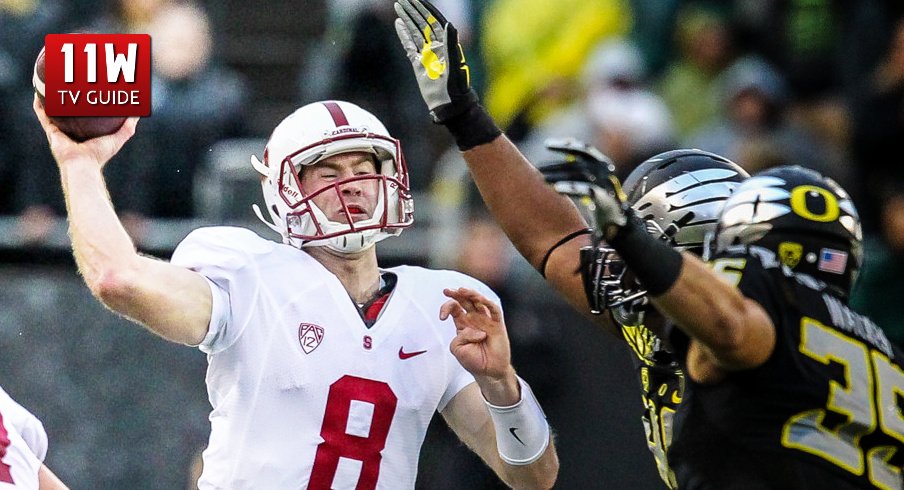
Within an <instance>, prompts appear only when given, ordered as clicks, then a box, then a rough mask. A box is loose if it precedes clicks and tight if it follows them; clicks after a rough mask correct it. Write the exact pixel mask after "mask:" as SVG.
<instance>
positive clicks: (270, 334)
mask: <svg viewBox="0 0 904 490" xmlns="http://www.w3.org/2000/svg"><path fill="white" fill-rule="evenodd" d="M172 262H173V263H175V264H178V265H182V266H185V267H188V268H190V269H193V270H196V271H198V272H200V273H201V274H202V275H204V276H205V277H206V278H207V279H208V281H209V282H210V284H211V289H212V291H213V293H214V305H213V314H212V319H211V325H210V329H209V332H208V334H207V337H206V338H205V339H204V341H203V342H202V343H201V345H200V346H199V347H200V349H201V350H202V351H204V352H205V353H207V355H208V363H209V365H208V371H207V388H208V394H209V397H210V403H211V405H212V407H213V411H212V412H211V414H210V422H211V434H210V441H209V445H208V447H207V449H206V450H205V451H204V454H203V459H204V470H203V474H202V476H201V478H200V480H199V487H200V488H201V489H214V488H216V489H220V488H222V489H230V490H233V489H287V488H292V489H298V488H309V489H328V488H333V489H340V488H350V489H351V488H357V489H373V488H377V489H403V488H413V487H414V483H415V477H416V472H417V461H418V455H419V452H420V448H421V444H422V443H423V440H424V437H425V434H426V431H427V426H428V424H429V423H430V420H431V418H432V416H433V414H434V412H436V411H437V410H442V409H443V408H444V407H445V406H446V404H447V403H448V402H449V401H450V400H451V399H452V398H453V397H454V396H455V395H456V394H457V393H458V392H459V391H460V390H461V389H462V388H464V387H465V386H467V385H468V384H470V383H473V382H474V378H473V376H471V375H470V374H469V373H468V372H467V371H466V370H464V368H462V367H461V365H460V364H459V363H458V361H457V360H456V359H455V358H454V357H453V356H452V354H451V353H450V351H449V344H450V342H451V340H452V338H453V337H454V336H455V325H454V323H453V322H452V320H451V319H449V320H447V321H444V322H441V321H440V320H439V310H440V306H441V305H442V304H443V303H444V302H445V301H446V300H448V298H446V297H445V296H444V295H443V294H442V290H443V288H457V287H469V288H473V289H476V290H478V291H480V292H481V293H482V294H484V295H486V296H487V297H489V298H491V299H492V300H493V301H495V302H497V303H498V297H496V295H495V294H493V293H492V292H491V291H490V290H489V289H488V288H487V287H486V286H484V285H483V284H481V283H479V282H478V281H476V280H474V279H472V278H470V277H467V276H465V275H463V274H459V273H457V272H451V271H431V270H427V269H422V268H419V267H396V268H391V269H387V270H388V271H391V272H392V273H394V274H395V275H396V276H397V278H398V282H397V284H396V287H395V289H394V291H393V293H392V295H391V296H390V297H389V299H388V301H387V303H386V305H385V306H384V308H383V310H382V314H381V315H380V317H379V318H378V319H377V321H376V323H375V324H374V325H373V326H372V327H371V328H367V327H366V326H365V324H364V322H363V320H362V318H361V316H360V314H359V313H358V310H357V308H356V306H355V305H354V304H353V303H352V300H351V298H350V297H349V295H348V293H347V292H346V290H345V289H344V287H343V286H342V284H341V283H340V282H339V280H338V279H337V278H336V277H335V276H334V275H333V274H332V273H330V272H329V271H328V270H327V269H325V268H324V267H323V266H322V265H321V264H320V263H319V262H317V261H316V260H314V259H313V258H312V257H311V256H310V255H308V254H307V253H305V252H303V251H300V250H298V249H297V248H293V247H290V246H287V245H282V244H278V243H275V242H272V241H270V240H265V239H263V238H261V237H259V236H257V235H256V234H254V233H253V232H251V231H249V230H243V229H239V228H229V227H215V228H202V229H200V230H196V231H194V232H192V233H191V234H190V235H189V236H188V237H186V239H185V240H184V241H183V242H182V243H181V244H180V245H179V246H178V247H177V249H176V251H175V253H174V255H173V259H172Z"/></svg>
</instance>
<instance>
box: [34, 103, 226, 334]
mask: <svg viewBox="0 0 904 490" xmlns="http://www.w3.org/2000/svg"><path fill="white" fill-rule="evenodd" d="M34 110H35V114H37V116H38V120H39V121H40V123H41V126H42V127H43V128H44V131H45V132H46V133H47V139H48V141H49V143H50V149H51V151H52V152H53V156H54V158H55V159H56V162H57V166H58V167H59V170H60V179H61V182H62V186H63V194H64V196H65V198H66V210H67V214H68V220H69V237H70V239H71V241H72V251H73V254H74V255H75V261H76V264H77V265H78V269H79V272H80V273H81V275H82V278H83V279H84V281H85V283H86V284H87V285H88V287H89V288H90V289H91V292H92V293H93V294H94V296H96V297H97V298H98V299H99V300H100V301H101V302H103V304H104V305H106V306H107V307H109V308H110V309H112V310H114V311H116V312H118V313H120V314H122V315H124V316H126V317H127V318H129V319H131V320H133V321H136V322H138V323H140V324H142V325H144V326H145V327H147V328H148V329H150V330H151V331H153V332H155V333H156V334H158V335H160V336H162V337H164V338H166V339H168V340H171V341H173V342H181V343H184V344H191V345H195V344H199V343H200V342H201V341H202V340H203V339H204V336H205V335H206V333H207V327H208V324H209V322H210V315H211V304H212V296H211V292H210V288H209V286H208V285H207V281H206V280H205V279H204V278H203V277H202V276H201V275H200V274H198V273H196V272H193V271H190V270H188V269H185V268H182V267H178V266H175V265H172V264H170V263H168V262H164V261H161V260H158V259H155V258H152V257H147V256H144V255H141V254H139V253H138V251H137V249H136V247H135V244H134V243H132V239H131V238H130V237H129V235H128V234H127V233H126V231H125V228H123V226H122V223H121V222H120V221H119V218H118V217H117V216H116V212H115V211H114V209H113V204H112V202H111V201H110V196H109V193H108V192H107V186H106V183H105V181H104V177H103V168H104V165H106V164H107V162H108V161H109V160H110V159H111V158H113V156H114V155H115V154H116V153H117V152H118V151H119V150H120V148H122V146H123V145H124V144H125V143H126V141H128V140H129V138H131V137H132V135H133V134H134V133H135V127H136V125H137V123H138V120H137V118H132V119H129V120H128V121H127V122H126V123H125V124H124V125H123V127H122V128H121V129H120V130H119V131H118V132H116V133H114V134H111V135H109V136H102V137H99V138H94V139H90V140H88V141H85V142H84V143H76V142H74V141H73V140H71V139H70V138H69V137H68V136H66V135H65V134H63V133H62V132H61V131H60V130H59V129H58V128H57V127H56V126H55V125H54V124H53V123H52V122H50V120H49V119H48V118H47V115H46V114H45V113H44V108H43V106H42V105H41V103H40V102H39V101H38V99H37V98H35V102H34ZM133 184H134V185H143V184H144V183H142V182H135V183H133Z"/></svg>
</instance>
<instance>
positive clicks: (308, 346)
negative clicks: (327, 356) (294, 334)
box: [298, 323, 323, 354]
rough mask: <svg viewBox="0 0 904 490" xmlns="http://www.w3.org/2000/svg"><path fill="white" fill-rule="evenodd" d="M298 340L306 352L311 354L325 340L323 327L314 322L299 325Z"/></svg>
mask: <svg viewBox="0 0 904 490" xmlns="http://www.w3.org/2000/svg"><path fill="white" fill-rule="evenodd" d="M298 342H299V343H300V344H301V350H303V351H304V353H305V354H310V353H311V352H313V351H314V349H316V348H317V346H318V345H320V342H323V327H320V326H317V325H314V324H312V323H302V324H300V325H298Z"/></svg>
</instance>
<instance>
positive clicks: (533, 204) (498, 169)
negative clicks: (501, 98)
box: [395, 0, 614, 331]
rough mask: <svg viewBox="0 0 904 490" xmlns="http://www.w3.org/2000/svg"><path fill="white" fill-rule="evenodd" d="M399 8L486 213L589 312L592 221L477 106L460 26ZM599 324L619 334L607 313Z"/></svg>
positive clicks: (428, 10) (421, 75) (431, 96)
mask: <svg viewBox="0 0 904 490" xmlns="http://www.w3.org/2000/svg"><path fill="white" fill-rule="evenodd" d="M395 8H396V13H397V14H398V17H399V18H398V19H396V32H397V33H398V36H399V39H400V41H401V42H402V46H403V47H404V48H405V51H406V53H407V54H408V58H409V60H410V61H411V63H412V66H413V68H414V72H415V76H416V77H417V80H418V85H419V87H420V90H421V95H422V96H423V98H424V100H425V102H426V103H427V106H428V107H429V109H430V113H431V115H432V117H433V120H434V122H436V123H438V124H443V125H444V126H445V127H446V128H447V129H448V130H449V132H450V133H451V134H452V135H453V137H454V138H455V140H456V142H457V144H458V146H459V149H461V150H462V151H463V153H462V155H463V156H464V159H465V161H466V162H467V164H468V168H469V170H470V172H471V175H472V176H473V178H474V181H475V183H476V184H477V188H478V190H479V191H480V195H481V196H482V198H483V200H484V202H486V204H487V208H488V209H489V211H490V212H491V213H492V215H493V217H494V218H495V219H496V221H497V222H498V223H499V224H500V226H501V227H502V229H503V231H504V232H505V233H506V235H508V237H509V240H511V242H512V243H513V244H514V245H515V248H516V249H517V250H518V251H519V252H520V253H521V255H523V256H524V257H525V258H526V259H527V261H528V262H529V263H530V264H531V265H532V266H534V268H536V269H537V270H538V271H540V273H541V274H543V275H544V277H546V279H547V280H548V281H549V282H550V284H552V286H553V287H554V288H555V289H556V290H557V291H558V292H559V293H561V294H562V295H563V296H564V297H565V298H566V299H567V300H568V302H569V303H571V304H572V305H573V306H574V307H575V308H577V309H578V310H579V311H582V312H588V311H589V305H588V304H587V300H586V296H585V295H584V290H583V284H582V282H581V275H580V254H579V250H580V249H581V247H584V246H587V245H590V239H589V237H588V235H587V229H588V228H587V223H586V222H585V221H584V220H583V218H582V217H581V214H580V212H579V211H578V210H577V208H576V207H575V206H574V204H573V203H572V202H571V201H570V200H569V199H568V198H566V197H564V196H561V195H559V194H558V193H557V192H556V191H555V190H554V189H552V188H551V187H550V186H548V185H547V184H546V182H545V180H544V178H543V175H542V174H541V173H540V172H539V171H538V170H537V169H536V168H535V167H534V166H533V165H532V164H531V163H530V162H529V161H528V160H527V159H526V158H525V157H524V155H522V154H521V152H520V151H519V150H518V149H517V148H516V147H515V145H514V144H513V143H512V142H511V141H510V140H509V139H508V138H507V137H506V136H505V135H504V134H502V132H501V131H500V130H499V128H497V127H496V124H495V123H494V122H493V120H492V119H491V118H490V116H489V115H488V114H487V113H486V111H485V110H484V109H483V107H481V106H480V104H479V103H478V99H477V94H476V93H475V92H474V90H473V89H472V88H471V85H470V68H469V67H468V65H467V63H466V62H465V58H464V52H463V51H462V49H461V46H460V45H459V44H458V38H457V33H456V30H455V27H454V26H453V25H451V24H450V23H449V22H448V21H446V19H445V18H443V16H442V14H441V13H440V12H439V11H438V10H436V8H435V7H433V6H432V5H430V4H429V3H428V2H426V1H425V0H399V2H398V3H396V4H395ZM594 319H595V320H597V321H598V322H599V323H600V324H601V325H602V326H604V327H606V328H608V329H610V330H612V331H614V326H613V325H612V323H611V322H610V321H609V318H608V317H607V316H606V315H599V316H595V317H594Z"/></svg>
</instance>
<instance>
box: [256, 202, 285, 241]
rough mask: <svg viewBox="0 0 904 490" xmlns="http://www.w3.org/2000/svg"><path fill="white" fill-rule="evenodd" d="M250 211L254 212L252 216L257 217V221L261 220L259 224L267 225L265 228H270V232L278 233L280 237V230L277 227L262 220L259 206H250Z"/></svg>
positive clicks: (262, 215)
mask: <svg viewBox="0 0 904 490" xmlns="http://www.w3.org/2000/svg"><path fill="white" fill-rule="evenodd" d="M251 209H253V210H254V214H255V215H256V216H257V219H259V220H261V223H263V224H265V225H267V228H270V229H271V230H273V231H275V232H277V233H279V235H280V236H282V234H283V233H282V230H281V229H280V228H279V227H278V226H276V225H275V224H273V223H271V222H270V221H268V220H267V219H266V218H264V213H263V212H261V207H260V206H258V205H257V204H252V205H251Z"/></svg>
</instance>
